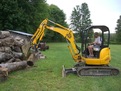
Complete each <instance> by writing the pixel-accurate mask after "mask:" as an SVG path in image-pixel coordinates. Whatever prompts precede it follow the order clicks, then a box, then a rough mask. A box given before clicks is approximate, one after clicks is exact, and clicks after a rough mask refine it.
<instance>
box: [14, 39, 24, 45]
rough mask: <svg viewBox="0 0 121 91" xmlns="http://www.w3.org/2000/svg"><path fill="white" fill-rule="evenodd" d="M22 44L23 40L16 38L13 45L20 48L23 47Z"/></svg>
mask: <svg viewBox="0 0 121 91" xmlns="http://www.w3.org/2000/svg"><path fill="white" fill-rule="evenodd" d="M24 43H25V40H24V39H22V38H20V37H16V38H15V39H14V44H15V45H16V46H19V47H21V46H23V45H24Z"/></svg>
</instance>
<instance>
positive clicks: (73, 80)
mask: <svg viewBox="0 0 121 91" xmlns="http://www.w3.org/2000/svg"><path fill="white" fill-rule="evenodd" d="M48 45H49V47H50V49H49V50H47V51H44V52H42V53H43V54H45V55H46V56H47V58H46V59H42V60H38V61H37V62H36V63H35V66H34V67H31V68H27V69H25V70H20V71H16V72H12V73H10V74H9V77H8V80H7V81H5V82H3V83H0V91H121V74H119V75H118V76H103V77H92V76H90V77H84V76H82V77H78V76H77V75H74V74H70V75H68V76H67V77H66V78H62V76H61V70H62V65H65V66H66V67H67V68H69V67H72V66H73V65H74V61H73V59H72V58H71V54H70V52H69V50H68V48H67V44H66V43H49V44H48ZM110 47H111V56H112V61H111V63H110V65H111V66H113V67H117V68H118V69H120V70H121V56H120V55H121V54H120V53H121V45H111V46H110Z"/></svg>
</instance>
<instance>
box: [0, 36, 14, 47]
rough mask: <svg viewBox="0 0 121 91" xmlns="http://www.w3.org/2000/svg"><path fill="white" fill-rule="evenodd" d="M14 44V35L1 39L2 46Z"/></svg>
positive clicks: (0, 44)
mask: <svg viewBox="0 0 121 91" xmlns="http://www.w3.org/2000/svg"><path fill="white" fill-rule="evenodd" d="M13 45H14V38H13V37H7V38H4V39H0V46H9V47H10V46H13Z"/></svg>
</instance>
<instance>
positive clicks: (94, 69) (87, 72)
mask: <svg viewBox="0 0 121 91" xmlns="http://www.w3.org/2000/svg"><path fill="white" fill-rule="evenodd" d="M77 74H78V76H113V75H118V74H119V70H118V69H116V68H113V67H109V66H84V67H78V68H77Z"/></svg>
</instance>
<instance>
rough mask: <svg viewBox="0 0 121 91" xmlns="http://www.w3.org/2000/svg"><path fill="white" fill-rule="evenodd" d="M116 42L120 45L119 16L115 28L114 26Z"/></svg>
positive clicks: (120, 29) (120, 23)
mask: <svg viewBox="0 0 121 91" xmlns="http://www.w3.org/2000/svg"><path fill="white" fill-rule="evenodd" d="M116 41H117V42H118V43H121V15H120V17H119V19H118V20H117V26H116Z"/></svg>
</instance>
